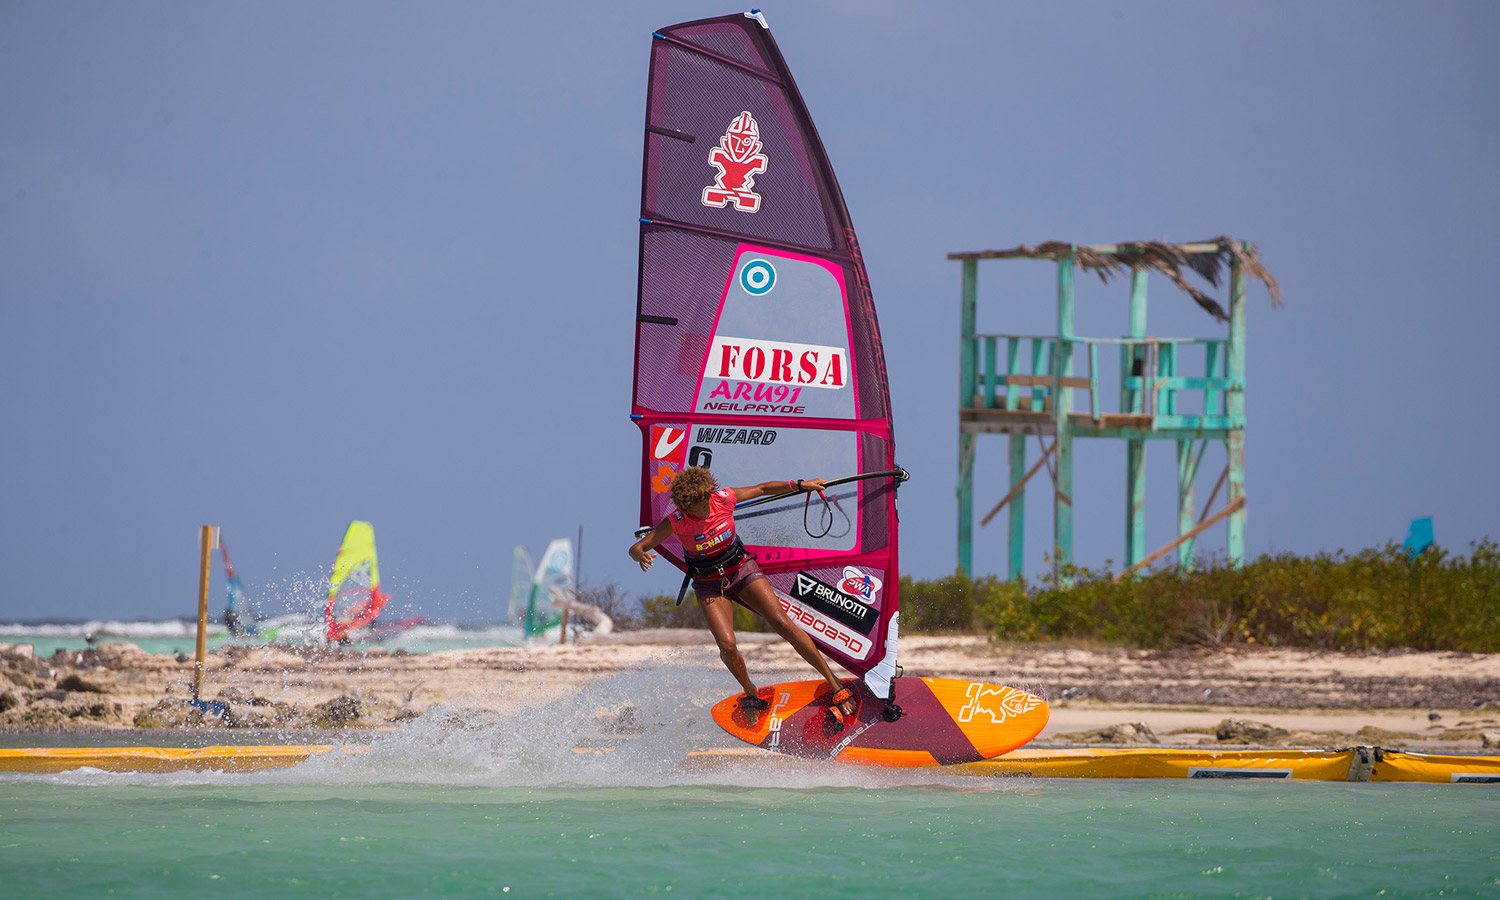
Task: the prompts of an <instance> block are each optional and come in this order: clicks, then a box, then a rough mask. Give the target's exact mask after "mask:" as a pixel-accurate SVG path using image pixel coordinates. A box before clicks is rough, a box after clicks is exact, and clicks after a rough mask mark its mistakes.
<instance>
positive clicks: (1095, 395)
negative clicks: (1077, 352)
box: [1088, 343, 1099, 419]
mask: <svg viewBox="0 0 1500 900" xmlns="http://www.w3.org/2000/svg"><path fill="white" fill-rule="evenodd" d="M1088 346H1089V415H1091V416H1093V417H1094V418H1096V419H1097V418H1099V345H1098V344H1093V343H1091V344H1089V345H1088Z"/></svg>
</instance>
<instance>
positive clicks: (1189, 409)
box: [950, 245, 1246, 578]
mask: <svg viewBox="0 0 1500 900" xmlns="http://www.w3.org/2000/svg"><path fill="white" fill-rule="evenodd" d="M1205 246H1206V247H1207V246H1210V245H1205ZM1077 249H1078V248H1077V245H1073V246H1071V247H1070V249H1069V250H1067V251H1066V252H1062V253H1056V254H1048V255H1047V256H1046V258H1049V259H1053V260H1054V261H1055V262H1056V264H1057V266H1058V272H1057V334H1056V336H1055V337H1047V336H1040V335H1013V334H1011V335H977V334H975V319H976V315H975V314H976V309H975V307H976V300H977V284H978V279H977V265H976V263H977V260H978V259H984V258H995V257H993V256H987V255H985V254H952V255H950V258H951V259H961V260H963V268H964V284H963V291H964V294H963V302H964V306H963V308H962V310H961V313H962V315H961V329H962V331H963V335H962V338H963V340H961V354H962V359H961V364H960V382H961V384H960V388H961V393H962V394H963V401H962V405H961V408H964V409H967V408H971V407H977V408H980V409H993V410H1002V409H1003V410H1011V411H1015V412H1023V411H1026V412H1034V413H1045V418H1046V419H1047V420H1050V422H1051V428H1052V430H1053V431H1054V432H1055V433H1056V438H1057V449H1056V451H1055V452H1056V454H1057V459H1056V463H1055V465H1056V468H1057V477H1056V482H1055V487H1056V490H1055V491H1054V497H1053V513H1054V515H1053V553H1052V557H1053V561H1054V566H1055V572H1057V573H1058V574H1062V573H1065V572H1066V569H1067V568H1070V567H1071V563H1072V561H1073V552H1072V551H1073V547H1072V544H1073V534H1072V532H1073V520H1072V505H1071V500H1072V487H1073V484H1072V482H1073V477H1072V476H1073V471H1072V469H1073V453H1072V450H1073V445H1072V441H1073V438H1075V437H1083V438H1105V439H1123V440H1125V441H1126V442H1127V452H1126V488H1127V490H1126V511H1125V512H1126V547H1125V559H1126V563H1127V565H1130V564H1133V563H1135V562H1138V561H1139V560H1141V559H1144V558H1145V555H1146V553H1145V551H1146V546H1145V481H1146V474H1145V473H1146V444H1147V442H1148V441H1151V440H1171V441H1174V442H1176V443H1177V444H1178V447H1177V453H1178V463H1179V466H1178V485H1179V497H1178V507H1179V534H1182V533H1184V531H1185V530H1186V529H1188V528H1191V527H1195V526H1196V522H1194V521H1193V513H1194V510H1193V508H1192V507H1193V501H1194V497H1193V493H1194V491H1193V488H1194V485H1195V484H1196V475H1197V469H1198V465H1199V464H1200V463H1201V462H1202V460H1203V457H1204V450H1205V448H1206V444H1205V443H1204V442H1205V441H1206V440H1214V441H1219V440H1222V441H1224V442H1225V445H1226V449H1227V452H1228V456H1229V459H1230V462H1229V468H1230V475H1229V478H1228V481H1229V483H1230V495H1229V500H1228V501H1227V502H1233V500H1234V499H1235V498H1236V497H1237V496H1238V497H1243V493H1244V427H1245V416H1244V393H1245V380H1244V323H1245V311H1244V306H1243V302H1244V296H1245V286H1246V279H1245V276H1244V273H1243V272H1241V271H1239V266H1238V265H1237V264H1231V267H1230V268H1231V273H1230V274H1231V279H1230V280H1231V286H1230V294H1231V297H1230V327H1229V335H1228V336H1227V337H1226V338H1222V339H1221V338H1150V337H1147V333H1148V332H1147V323H1146V288H1147V281H1148V279H1147V274H1146V272H1145V271H1137V272H1133V273H1132V276H1131V305H1130V329H1129V335H1128V336H1126V337H1123V338H1092V339H1090V338H1079V337H1078V336H1077V334H1076V332H1075V329H1074V318H1073V317H1074V305H1075V298H1074V279H1075V273H1074V266H1073V260H1074V257H1075V255H1076V252H1077ZM1129 249H1130V248H1123V247H1121V248H1109V249H1106V250H1104V252H1116V251H1118V252H1120V253H1127V252H1129ZM1205 252H1207V251H1205ZM981 338H982V339H983V343H982V344H981V341H980V339H981ZM1001 339H1003V340H1004V348H1005V349H1004V352H1005V359H1004V361H1003V364H1002V362H1001V361H1000V360H999V354H1000V346H1001ZM1026 344H1030V351H1031V360H1030V363H1029V365H1028V364H1027V363H1026V362H1025V361H1024V360H1022V358H1021V355H1022V351H1023V349H1024V347H1025V345H1026ZM1100 344H1114V345H1117V346H1118V347H1119V352H1118V358H1117V361H1118V363H1119V374H1120V380H1119V395H1118V396H1119V403H1118V406H1117V407H1116V408H1115V409H1108V408H1106V407H1107V406H1108V404H1107V403H1106V402H1105V401H1104V400H1102V399H1101V397H1100V383H1101V376H1100V374H1099V369H1098V355H1099V345H1100ZM1195 344H1202V345H1204V356H1203V368H1202V370H1201V375H1200V374H1198V373H1197V372H1194V373H1193V375H1191V376H1190V375H1189V374H1188V368H1189V364H1190V362H1191V363H1192V366H1191V368H1193V369H1197V365H1196V362H1197V359H1196V354H1192V357H1193V359H1192V360H1191V361H1190V360H1189V358H1188V354H1187V353H1186V352H1185V351H1184V350H1182V349H1181V348H1183V347H1187V346H1190V345H1195ZM1080 352H1086V353H1088V365H1089V371H1088V378H1087V380H1086V382H1085V384H1086V385H1087V387H1086V388H1085V387H1084V386H1082V385H1080V386H1079V387H1077V388H1073V387H1068V388H1064V387H1063V386H1062V385H1061V384H1060V379H1063V378H1069V379H1073V378H1075V377H1076V374H1077V373H1076V366H1077V354H1078V353H1080ZM981 353H982V354H983V356H982V357H981ZM1028 369H1029V374H1030V375H1031V376H1032V377H1037V376H1043V377H1044V379H1045V380H1041V383H1039V384H1030V385H1028V384H1013V383H1012V382H1011V378H1012V377H1013V376H1015V375H1020V374H1026V373H1027V371H1028ZM1085 389H1087V390H1088V391H1089V403H1088V409H1087V411H1086V413H1085V414H1083V415H1078V416H1075V415H1074V414H1073V411H1074V409H1076V408H1077V406H1078V405H1079V401H1078V398H1077V397H1076V394H1075V391H1076V390H1085ZM1028 391H1029V393H1028ZM976 395H977V397H976ZM976 399H977V400H978V402H977V403H976V402H975V400H976ZM1114 413H1124V414H1126V415H1127V416H1140V417H1142V418H1141V419H1139V420H1137V421H1139V422H1143V423H1147V424H1146V425H1144V426H1143V425H1137V424H1133V425H1130V426H1128V427H1126V426H1122V425H1119V424H1115V425H1111V426H1108V427H1106V426H1104V424H1103V423H1104V422H1106V421H1110V420H1111V419H1113V421H1114V422H1116V423H1118V422H1121V421H1124V419H1122V418H1116V417H1114V415H1113V414H1114ZM1022 418H1024V421H1016V420H1015V419H1007V418H1006V417H1004V416H1003V414H997V415H994V416H985V415H984V414H982V413H977V414H971V415H967V416H961V418H960V425H959V428H960V433H961V435H960V447H959V456H960V460H961V463H960V469H961V475H960V485H959V495H960V510H959V532H960V540H959V544H960V547H959V562H960V566H961V567H962V568H963V569H964V570H965V571H972V568H973V555H972V554H973V548H972V516H973V507H972V503H973V494H972V488H973V473H972V465H973V459H974V456H973V452H974V449H975V447H976V446H977V445H976V443H975V442H976V441H977V436H978V435H979V434H981V433H1008V434H1007V436H1008V437H1009V438H1010V451H1011V452H1010V454H1009V456H1010V460H1009V462H1010V465H1011V469H1012V471H1011V476H1010V477H1011V479H1012V483H1013V484H1014V479H1018V478H1020V477H1022V476H1023V475H1024V473H1025V471H1026V469H1027V464H1026V445H1025V429H1027V428H1034V427H1035V422H1036V419H1035V418H1030V417H1017V419H1022ZM1028 423H1029V424H1028ZM966 429H967V430H966ZM1012 429H1016V430H1014V431H1013V430H1012ZM965 435H967V438H965V437H964V436H965ZM1195 443H1196V444H1198V447H1197V449H1196V452H1195V451H1194V448H1193V444H1195ZM1226 518H1228V519H1229V531H1230V536H1229V540H1228V547H1229V551H1230V553H1229V555H1230V558H1231V560H1233V561H1235V563H1236V564H1237V565H1238V564H1242V563H1243V558H1244V521H1245V516H1244V513H1243V511H1242V510H1238V511H1237V512H1236V513H1234V514H1231V515H1230V516H1227V517H1226ZM1009 525H1010V535H1009V540H1008V553H1007V567H1006V568H1007V572H1008V575H1009V576H1010V577H1012V578H1016V577H1020V576H1021V575H1022V574H1023V571H1022V570H1023V566H1024V557H1023V552H1024V549H1025V544H1024V538H1025V534H1024V531H1025V505H1024V489H1023V490H1022V491H1020V492H1018V493H1017V496H1016V498H1015V499H1014V500H1012V502H1011V504H1010V521H1009ZM1194 545H1195V542H1194V541H1193V540H1192V539H1188V540H1186V541H1184V542H1183V543H1182V544H1181V545H1179V546H1178V547H1176V548H1174V549H1177V550H1178V562H1179V564H1180V565H1185V566H1186V565H1191V561H1192V554H1193V552H1194V550H1195V546H1194Z"/></svg>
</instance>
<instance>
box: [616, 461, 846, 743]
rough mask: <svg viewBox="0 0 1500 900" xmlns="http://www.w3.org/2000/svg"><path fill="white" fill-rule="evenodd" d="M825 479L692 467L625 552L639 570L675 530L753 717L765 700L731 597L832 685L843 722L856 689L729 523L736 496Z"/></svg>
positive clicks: (805, 486) (812, 487)
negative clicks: (737, 479) (739, 636)
mask: <svg viewBox="0 0 1500 900" xmlns="http://www.w3.org/2000/svg"><path fill="white" fill-rule="evenodd" d="M826 486H827V485H826V484H825V482H824V481H823V479H821V478H812V479H804V480H797V479H792V480H790V481H767V482H764V483H762V484H756V485H751V486H749V487H737V488H720V487H719V484H718V482H717V481H715V480H714V476H713V474H712V473H710V472H709V471H708V470H707V469H705V468H702V467H700V466H693V467H690V468H687V469H684V470H683V471H682V472H681V473H679V474H678V475H677V476H676V477H675V478H673V479H672V486H671V493H672V502H673V503H674V504H675V505H676V506H677V510H676V511H674V512H673V513H671V514H670V515H668V516H667V517H666V518H664V519H662V520H661V521H660V522H658V523H657V525H656V527H655V528H653V529H652V530H651V533H650V534H648V535H646V536H645V537H643V538H641V539H640V540H639V541H636V542H635V543H634V544H633V545H631V547H630V558H631V559H633V560H635V561H636V562H637V563H640V566H641V571H643V572H644V571H647V570H649V569H650V568H651V564H652V562H654V561H655V559H656V554H654V553H652V552H651V551H652V550H653V549H655V548H656V547H657V546H659V545H660V544H661V542H662V541H665V540H666V539H667V538H669V537H671V536H672V535H673V534H674V533H675V534H676V535H677V538H678V540H680V541H681V542H682V549H683V555H684V557H685V558H686V561H687V564H688V571H689V574H690V575H691V576H692V580H693V593H694V594H695V595H696V596H697V598H698V606H699V608H701V609H702V610H703V618H704V619H705V620H706V621H707V622H708V629H709V631H711V632H712V633H713V636H714V641H715V643H717V644H718V645H719V658H720V659H722V660H723V661H724V665H725V667H726V668H728V669H729V673H730V674H731V675H733V676H734V679H735V680H736V681H738V682H739V683H740V687H742V688H744V691H745V695H744V696H743V697H741V698H740V706H741V708H742V709H744V710H745V712H746V714H747V715H748V716H750V717H751V719H752V720H753V719H754V718H756V715H757V713H758V712H759V711H760V710H764V709H766V708H768V707H769V705H770V704H769V703H768V702H767V701H766V699H765V698H763V697H761V696H760V695H759V692H758V690H757V689H756V686H755V683H754V682H753V681H751V680H750V674H749V672H748V671H747V670H746V668H745V660H744V659H743V658H742V657H741V656H740V652H739V649H738V648H737V647H736V645H735V637H734V611H733V609H732V608H731V607H730V605H729V604H730V602H731V601H732V602H734V603H738V604H739V605H741V606H743V607H745V608H746V609H748V610H750V611H751V612H753V613H755V614H756V615H758V616H760V617H761V618H762V619H764V620H766V622H767V623H769V624H770V626H771V627H772V628H773V629H775V630H776V633H777V634H779V635H781V637H782V639H783V640H785V641H786V642H787V643H789V644H791V645H792V647H793V648H794V649H795V650H796V651H797V653H798V654H800V655H801V656H802V658H803V659H805V660H807V662H808V664H809V665H811V666H812V667H813V668H814V669H816V670H817V671H818V674H819V675H822V676H823V677H824V678H825V679H827V681H828V686H829V688H830V689H831V690H832V692H833V695H832V697H831V698H830V701H829V702H830V704H831V705H830V706H829V707H828V712H829V715H830V716H832V717H833V718H834V720H835V721H838V722H843V720H844V718H845V717H846V716H850V715H853V714H854V711H855V709H856V705H855V702H854V693H853V692H852V691H850V690H849V689H848V688H845V687H844V686H843V685H841V684H839V680H838V679H837V678H836V677H834V674H833V670H832V669H830V668H829V666H828V661H827V660H825V659H824V658H823V655H822V654H821V653H819V652H818V648H817V645H815V644H814V643H813V641H812V638H810V637H808V635H807V633H806V632H804V631H803V630H802V629H800V628H798V627H797V626H796V625H795V624H793V623H792V621H791V619H789V618H787V615H786V611H785V610H783V609H782V607H781V603H780V602H778V601H777V599H776V594H775V592H773V591H772V590H771V582H770V581H768V580H767V579H766V576H765V573H764V572H762V571H761V570H760V566H759V565H757V564H756V562H755V557H754V556H753V555H751V554H749V553H746V552H745V545H744V544H743V543H741V541H740V539H739V535H738V534H736V532H735V525H734V507H735V504H736V503H740V502H742V501H745V500H753V499H755V498H756V497H763V496H767V495H772V494H784V493H788V492H791V491H822V490H823V488H824V487H826Z"/></svg>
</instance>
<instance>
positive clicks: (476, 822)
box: [0, 651, 1500, 900]
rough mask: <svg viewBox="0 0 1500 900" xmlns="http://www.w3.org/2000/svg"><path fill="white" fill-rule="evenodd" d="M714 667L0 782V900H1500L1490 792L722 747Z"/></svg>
mask: <svg viewBox="0 0 1500 900" xmlns="http://www.w3.org/2000/svg"><path fill="white" fill-rule="evenodd" d="M703 656H704V654H701V653H700V654H696V655H695V654H694V653H693V652H690V651H682V652H680V653H678V654H677V655H676V657H675V658H672V659H669V660H668V661H665V662H657V663H653V664H649V665H646V666H642V667H641V668H640V669H638V670H636V671H633V672H629V673H626V674H624V675H621V676H618V677H614V678H610V679H606V680H603V681H600V682H594V683H590V684H588V685H585V686H584V687H583V688H582V689H581V690H579V691H578V692H577V693H576V694H571V695H569V696H567V697H564V698H562V699H559V700H556V701H553V702H549V703H546V704H540V705H536V706H533V707H532V708H530V709H527V710H525V711H523V712H520V713H516V714H513V715H507V716H493V715H486V714H483V713H479V712H474V711H465V710H461V709H443V708H438V709H434V710H431V711H429V712H428V713H427V714H426V715H424V716H423V717H422V718H421V719H418V720H416V721H415V722H413V723H411V725H410V726H408V727H407V728H404V729H403V730H401V731H399V732H394V733H390V734H386V735H381V736H379V737H378V738H376V739H375V740H374V741H373V743H371V744H370V745H369V746H368V747H357V748H349V749H343V750H338V751H335V752H332V753H329V754H326V755H323V756H319V757H315V758H313V759H311V760H309V761H308V762H306V763H303V764H302V765H299V766H296V767H293V768H289V769H279V770H272V771H267V772H261V773H255V774H247V775H230V774H224V773H216V772H193V773H176V774H161V775H139V774H136V775H131V774H118V773H106V772H100V771H91V770H78V771H74V772H67V773H62V774H56V775H45V776H38V775H6V776H0V894H3V895H4V896H6V897H46V898H59V897H104V896H114V897H169V896H170V897H193V896H203V897H210V896H213V897H218V896H223V897H277V898H281V897H318V898H324V897H360V898H367V897H416V896H425V895H439V896H503V897H635V896H648V895H651V896H663V895H675V896H684V897H729V898H737V897H745V898H752V897H753V898H773V900H784V898H797V897H812V898H835V897H861V898H866V897H872V896H879V897H914V898H925V897H934V898H936V897H959V898H991V897H1007V898H1010V897H1100V896H1107V897H1111V898H1114V897H1375V896H1382V897H1428V896H1431V897H1439V896H1441V897H1497V896H1500V841H1497V837H1500V829H1497V828H1496V823H1497V821H1500V791H1497V790H1496V789H1495V788H1493V787H1489V786H1482V785H1418V784H1410V785H1407V784H1395V785H1392V784H1342V783H1331V784H1330V783H1297V782H1264V781H1255V782H1244V783H1235V782H1224V781H1217V780H1215V781H1205V782H1194V781H1186V780H1183V781H1146V780H1141V781H1090V780H1064V779H1019V778H1018V779H992V778H976V777H964V776H960V775H956V774H953V773H950V772H945V771H943V770H941V769H920V770H892V769H873V768H864V767H856V766H847V765H841V764H838V763H832V762H811V761H798V760H786V759H784V758H781V757H775V756H771V755H766V756H764V757H762V758H753V759H728V760H726V759H722V758H707V759H705V758H704V757H695V756H691V755H690V752H691V751H692V750H694V749H697V748H701V747H705V746H726V745H727V744H728V743H729V741H728V740H727V739H726V738H725V737H724V736H723V735H722V734H721V733H719V732H718V731H717V729H715V728H714V727H713V726H712V724H711V723H708V721H707V712H706V704H707V703H708V702H710V701H711V700H713V699H717V698H718V696H721V695H722V694H724V693H727V691H725V690H724V689H725V687H726V681H727V676H725V675H724V674H723V672H722V671H720V670H715V669H714V668H713V667H712V665H709V664H708V662H706V661H705V660H704V659H703ZM497 689H501V690H503V684H502V685H499V686H497Z"/></svg>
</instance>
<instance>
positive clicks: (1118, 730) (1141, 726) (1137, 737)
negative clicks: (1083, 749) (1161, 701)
mask: <svg viewBox="0 0 1500 900" xmlns="http://www.w3.org/2000/svg"><path fill="white" fill-rule="evenodd" d="M1058 737H1059V738H1061V739H1062V740H1065V741H1071V742H1073V743H1077V744H1159V743H1161V741H1160V740H1158V739H1157V737H1156V732H1154V731H1152V730H1151V726H1150V725H1147V724H1146V723H1145V722H1121V723H1120V724H1118V725H1111V726H1109V727H1108V728H1095V729H1093V730H1092V731H1075V732H1073V733H1072V734H1060V735H1058Z"/></svg>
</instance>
